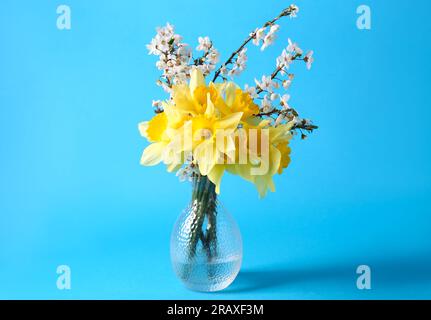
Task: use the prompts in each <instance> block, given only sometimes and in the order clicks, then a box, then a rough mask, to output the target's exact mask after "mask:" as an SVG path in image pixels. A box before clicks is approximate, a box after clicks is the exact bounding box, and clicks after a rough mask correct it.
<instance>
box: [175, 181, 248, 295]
mask: <svg viewBox="0 0 431 320" xmlns="http://www.w3.org/2000/svg"><path fill="white" fill-rule="evenodd" d="M171 260H172V265H173V268H174V271H175V273H176V275H177V277H178V278H179V279H180V280H181V281H182V282H183V283H184V284H185V286H186V287H188V288H189V289H192V290H196V291H205V292H210V291H219V290H223V289H224V288H226V287H228V286H229V285H230V284H231V283H232V282H233V281H234V280H235V278H236V276H237V275H238V272H239V270H240V267H241V262H242V240H241V234H240V231H239V228H238V226H237V224H236V222H235V220H234V219H233V217H232V216H231V215H230V214H229V213H228V212H227V211H226V210H225V209H224V208H223V206H222V205H221V204H220V202H219V200H218V198H217V194H216V192H215V185H214V184H213V183H212V182H211V181H210V180H209V179H208V178H207V177H204V176H197V177H194V178H193V193H192V199H191V202H190V204H189V205H188V206H187V208H186V209H185V210H184V211H183V213H182V214H181V215H180V217H179V218H178V220H177V222H176V223H175V226H174V229H173V231H172V234H171Z"/></svg>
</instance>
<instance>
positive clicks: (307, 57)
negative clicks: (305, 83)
mask: <svg viewBox="0 0 431 320" xmlns="http://www.w3.org/2000/svg"><path fill="white" fill-rule="evenodd" d="M304 61H305V62H306V63H307V69H308V70H310V69H311V65H312V64H313V62H314V58H313V50H310V51H308V52H307V54H306V55H305V57H304Z"/></svg>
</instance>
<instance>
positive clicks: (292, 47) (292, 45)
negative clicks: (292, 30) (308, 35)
mask: <svg viewBox="0 0 431 320" xmlns="http://www.w3.org/2000/svg"><path fill="white" fill-rule="evenodd" d="M287 42H288V43H289V45H288V46H287V48H286V50H287V52H289V53H290V54H292V55H294V54H298V55H302V53H303V51H302V49H301V48H300V47H298V45H297V44H296V43H293V42H292V40H290V39H287Z"/></svg>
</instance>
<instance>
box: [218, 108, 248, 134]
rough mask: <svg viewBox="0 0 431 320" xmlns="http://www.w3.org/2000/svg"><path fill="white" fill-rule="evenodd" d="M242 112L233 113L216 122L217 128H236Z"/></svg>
mask: <svg viewBox="0 0 431 320" xmlns="http://www.w3.org/2000/svg"><path fill="white" fill-rule="evenodd" d="M241 117H242V112H235V113H232V114H230V115H228V116H226V117H224V118H222V119H221V120H219V121H217V122H216V123H215V127H216V129H232V130H234V129H236V128H237V127H238V124H239V122H240V120H241Z"/></svg>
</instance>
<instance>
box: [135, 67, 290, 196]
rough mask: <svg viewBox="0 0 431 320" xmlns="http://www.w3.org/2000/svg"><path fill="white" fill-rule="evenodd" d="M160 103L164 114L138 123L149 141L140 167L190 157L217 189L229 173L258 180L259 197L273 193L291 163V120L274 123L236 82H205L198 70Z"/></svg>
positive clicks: (175, 166) (179, 162)
mask: <svg viewBox="0 0 431 320" xmlns="http://www.w3.org/2000/svg"><path fill="white" fill-rule="evenodd" d="M162 106H163V112H161V113H158V114H157V115H155V116H154V117H153V118H152V119H151V120H150V121H148V122H143V123H141V124H140V125H139V130H140V132H141V134H142V135H143V136H144V137H146V138H147V139H148V141H149V142H150V143H151V144H150V145H149V146H148V147H147V148H146V149H145V150H144V152H143V154H142V158H141V164H142V165H146V166H153V165H156V164H158V163H160V162H164V163H165V164H167V165H168V171H173V170H176V169H179V167H181V165H182V164H184V162H185V161H186V158H188V156H189V155H190V156H191V159H192V161H193V164H194V165H195V166H196V167H197V168H198V170H199V172H200V174H201V175H203V176H208V178H209V180H211V182H212V183H214V184H215V186H216V192H217V193H219V192H220V183H221V179H222V176H223V174H224V172H225V171H228V172H230V173H233V174H237V175H239V176H241V177H242V178H244V179H246V180H248V181H250V182H252V183H254V184H255V185H256V187H257V190H258V192H259V195H260V196H261V197H263V196H265V194H266V193H267V190H268V189H269V190H271V191H275V186H274V182H273V176H274V175H275V174H276V173H282V171H283V169H284V168H286V167H287V166H288V165H289V162H290V157H289V155H290V148H289V146H288V143H289V140H290V139H291V134H290V129H291V125H290V124H285V125H279V126H277V127H272V126H271V125H270V122H269V121H268V120H261V119H260V118H259V117H256V114H258V112H259V108H258V106H257V105H256V104H255V103H254V102H253V99H252V98H251V96H250V95H249V94H248V93H246V92H244V91H242V90H241V89H240V88H238V87H237V86H236V85H235V84H234V83H224V84H217V85H216V84H213V83H210V84H209V85H206V83H205V79H204V77H203V75H202V73H201V72H200V71H199V70H198V69H193V71H192V72H191V79H190V83H189V84H188V85H187V84H179V85H175V86H173V88H172V99H171V100H169V101H167V102H164V103H163V104H162ZM241 134H245V135H246V137H245V140H244V139H239V137H240V136H241ZM244 155H245V157H244ZM244 159H245V161H244Z"/></svg>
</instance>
